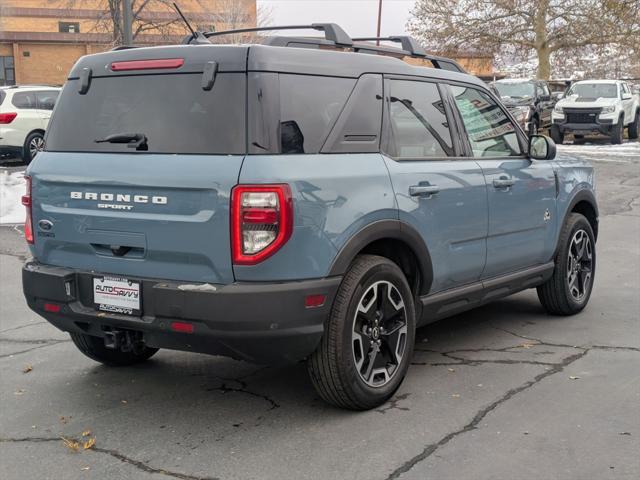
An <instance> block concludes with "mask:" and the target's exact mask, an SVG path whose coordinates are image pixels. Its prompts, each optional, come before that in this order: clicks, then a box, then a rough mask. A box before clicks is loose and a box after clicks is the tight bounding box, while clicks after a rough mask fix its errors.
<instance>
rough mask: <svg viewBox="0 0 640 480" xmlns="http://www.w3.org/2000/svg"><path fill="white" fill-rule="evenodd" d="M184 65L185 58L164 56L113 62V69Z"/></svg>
mask: <svg viewBox="0 0 640 480" xmlns="http://www.w3.org/2000/svg"><path fill="white" fill-rule="evenodd" d="M182 65H184V58H162V59H158V60H130V61H126V62H113V63H112V64H111V70H112V71H114V72H123V71H126V70H160V69H166V68H180V67H181V66H182Z"/></svg>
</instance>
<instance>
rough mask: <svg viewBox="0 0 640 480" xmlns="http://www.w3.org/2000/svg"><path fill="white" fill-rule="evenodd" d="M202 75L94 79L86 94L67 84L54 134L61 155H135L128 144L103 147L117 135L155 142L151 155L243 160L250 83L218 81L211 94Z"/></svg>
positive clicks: (52, 143)
mask: <svg viewBox="0 0 640 480" xmlns="http://www.w3.org/2000/svg"><path fill="white" fill-rule="evenodd" d="M201 80H202V74H201V73H200V74H165V75H133V76H114V77H94V78H93V79H92V80H91V85H90V88H89V91H88V92H87V93H86V94H85V95H81V94H80V93H79V92H78V89H79V80H70V81H68V82H67V84H66V86H65V88H64V90H63V91H62V94H61V95H60V98H59V99H58V101H57V105H56V110H55V113H54V118H53V121H52V122H51V124H50V126H49V131H48V134H47V147H46V148H47V150H48V151H54V152H113V153H133V152H135V151H136V150H135V149H133V148H128V146H127V145H126V144H114V143H96V140H100V139H104V138H105V137H108V136H109V135H114V134H131V133H140V134H143V135H145V136H146V137H147V140H148V142H147V144H148V147H149V149H148V151H147V152H146V153H187V154H242V153H244V152H245V150H246V145H245V76H244V74H238V73H223V74H218V76H217V77H216V81H215V84H214V86H213V88H212V89H211V90H210V91H206V90H203V89H202V86H201Z"/></svg>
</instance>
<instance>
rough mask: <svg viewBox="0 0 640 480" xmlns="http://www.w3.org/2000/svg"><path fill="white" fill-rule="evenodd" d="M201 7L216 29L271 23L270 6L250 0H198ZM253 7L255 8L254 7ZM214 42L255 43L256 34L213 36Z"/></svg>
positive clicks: (271, 13)
mask: <svg viewBox="0 0 640 480" xmlns="http://www.w3.org/2000/svg"><path fill="white" fill-rule="evenodd" d="M198 1H199V4H200V5H201V6H202V8H203V9H204V10H205V11H206V12H207V13H210V14H211V15H212V16H213V19H214V22H215V27H216V30H235V29H238V28H250V27H254V26H267V25H269V24H270V23H271V19H272V15H273V11H272V9H271V7H270V6H267V5H259V6H256V2H254V1H252V0H198ZM254 7H255V9H254ZM211 40H212V41H214V42H216V43H255V42H258V41H259V36H258V35H253V34H237V35H225V36H220V37H214V38H212V39H211Z"/></svg>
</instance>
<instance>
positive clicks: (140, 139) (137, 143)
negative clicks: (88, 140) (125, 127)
mask: <svg viewBox="0 0 640 480" xmlns="http://www.w3.org/2000/svg"><path fill="white" fill-rule="evenodd" d="M94 141H95V142H96V143H126V144H127V146H128V147H129V148H135V149H136V150H144V151H146V150H149V144H148V139H147V136H146V135H145V134H144V133H115V134H113V135H109V136H108V137H104V138H101V139H98V140H94Z"/></svg>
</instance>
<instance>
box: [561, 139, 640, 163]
mask: <svg viewBox="0 0 640 480" xmlns="http://www.w3.org/2000/svg"><path fill="white" fill-rule="evenodd" d="M557 147H558V153H568V154H571V155H575V156H584V157H587V158H588V159H589V160H592V161H596V162H622V163H630V162H633V161H638V159H640V142H633V141H632V142H626V143H622V144H620V145H611V144H608V143H591V142H589V141H587V142H584V143H582V144H571V145H558V146H557Z"/></svg>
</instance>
